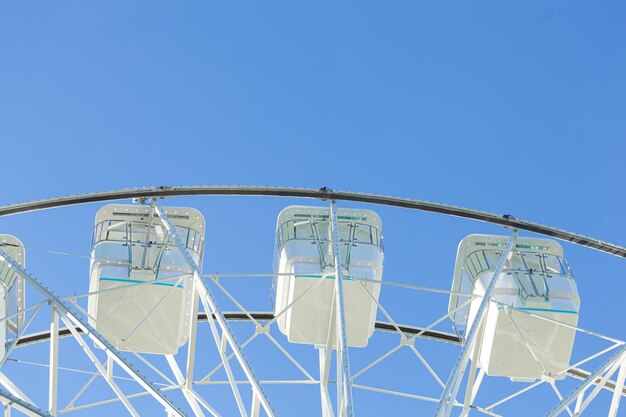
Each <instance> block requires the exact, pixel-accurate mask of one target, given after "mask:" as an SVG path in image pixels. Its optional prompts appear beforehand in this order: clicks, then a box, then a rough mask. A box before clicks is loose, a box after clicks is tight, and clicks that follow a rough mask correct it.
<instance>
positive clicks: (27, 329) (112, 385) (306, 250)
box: [0, 186, 626, 417]
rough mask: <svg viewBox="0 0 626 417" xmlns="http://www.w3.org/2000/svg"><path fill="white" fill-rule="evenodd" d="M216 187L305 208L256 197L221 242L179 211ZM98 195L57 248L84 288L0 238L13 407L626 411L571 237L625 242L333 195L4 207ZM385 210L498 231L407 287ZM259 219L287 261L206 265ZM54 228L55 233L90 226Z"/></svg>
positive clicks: (468, 240) (465, 242)
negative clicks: (267, 210)
mask: <svg viewBox="0 0 626 417" xmlns="http://www.w3.org/2000/svg"><path fill="white" fill-rule="evenodd" d="M202 196H213V197H215V196H219V197H222V198H223V197H228V196H247V197H251V198H252V197H254V198H255V199H256V198H259V197H262V196H272V197H282V198H284V199H289V201H290V202H293V201H292V200H294V199H295V200H297V203H299V204H285V205H283V206H282V207H281V209H280V211H278V212H276V213H275V217H273V218H262V219H261V218H260V215H259V213H260V212H259V211H257V210H255V207H254V206H250V207H247V210H242V211H241V213H242V214H241V215H240V217H239V218H238V219H237V221H236V222H232V223H230V224H229V225H228V227H227V228H224V230H227V231H228V236H218V235H216V234H215V233H214V230H213V228H212V225H215V224H219V223H220V221H221V220H220V219H219V218H215V217H214V216H212V214H211V213H207V212H206V211H202V210H199V209H197V208H195V207H194V205H193V204H185V205H179V204H167V203H169V202H170V201H171V200H172V199H175V198H178V197H185V198H187V199H188V200H186V202H187V203H188V202H190V201H191V202H193V201H195V200H196V199H197V201H200V200H201V199H202ZM192 197H193V198H192ZM278 201H283V200H278ZM312 201H313V203H311V202H312ZM303 202H304V203H306V204H303ZM307 202H308V203H307ZM87 203H89V204H90V205H91V206H90V207H91V208H92V209H93V210H92V211H91V213H93V216H94V217H95V220H93V218H94V217H92V220H91V221H92V223H91V226H92V230H91V242H90V248H91V249H90V252H89V253H88V254H86V253H85V254H67V253H60V252H59V251H52V250H47V252H48V253H53V252H54V253H55V254H56V255H61V256H74V257H79V258H81V262H84V264H82V265H83V266H84V271H85V274H84V275H85V277H87V276H88V279H87V278H85V279H84V280H82V282H83V285H82V286H81V285H80V284H75V283H76V282H78V281H72V284H67V282H68V280H69V277H66V276H62V275H61V276H60V275H58V273H57V272H55V274H54V275H53V276H46V271H52V270H54V269H53V268H50V269H49V270H48V269H45V268H41V267H40V268H39V269H40V270H39V271H38V272H37V273H35V272H31V270H30V269H27V268H28V266H29V265H30V262H31V259H32V258H37V256H38V255H41V252H42V251H44V250H43V249H42V248H38V247H34V246H32V245H31V244H30V243H29V242H28V241H27V240H26V239H23V238H22V236H20V234H19V233H11V234H8V233H5V234H0V282H1V284H2V285H0V401H1V402H2V404H3V405H4V413H5V416H10V415H28V416H58V415H61V414H68V415H77V416H99V415H111V414H112V413H118V414H120V415H124V414H129V415H131V416H152V415H165V416H168V417H169V416H177V417H181V416H196V417H198V416H214V417H217V416H238V415H240V416H246V417H248V416H250V417H259V416H263V415H265V416H272V417H273V416H278V415H281V416H295V415H297V416H322V417H335V416H336V417H344V416H346V417H352V416H356V415H358V416H369V415H381V414H383V415H393V416H395V415H418V416H423V415H432V416H436V417H444V416H445V417H448V416H468V415H476V416H478V415H488V416H528V415H546V416H550V417H556V416H566V415H570V416H579V415H582V414H583V413H584V414H585V415H607V416H609V417H616V416H618V411H621V412H622V413H624V411H626V409H625V408H624V407H622V409H619V405H620V400H621V398H622V397H623V396H626V389H625V388H624V382H625V379H626V343H625V342H624V341H622V340H620V339H619V338H616V337H614V336H608V335H603V334H600V332H597V331H595V330H594V329H588V328H584V327H582V326H581V323H582V322H583V321H582V320H579V318H581V319H582V317H583V313H584V310H581V304H583V305H586V306H587V308H589V309H602V308H603V306H602V305H595V306H591V304H593V303H598V300H587V299H586V298H585V293H584V292H583V291H579V287H578V284H577V281H576V280H575V278H574V272H573V271H575V267H574V265H575V262H571V265H572V266H570V263H568V260H567V257H566V253H565V250H564V248H563V247H562V246H561V244H560V243H559V240H560V241H566V242H571V243H573V244H575V245H578V246H582V247H587V248H590V249H594V250H596V251H600V252H604V253H606V256H613V257H620V258H625V257H626V248H624V247H621V246H618V245H614V244H610V243H607V242H603V241H601V240H598V239H593V238H590V237H586V236H582V235H579V234H576V233H572V232H568V231H564V230H561V229H557V228H553V227H550V226H545V225H541V224H537V223H533V222H529V221H525V220H519V219H516V218H514V217H512V216H510V215H504V216H503V215H498V214H494V213H489V212H484V211H478V210H472V209H466V208H461V207H456V206H450V205H445V204H438V203H432V202H426V201H419V200H412V199H406V198H398V197H390V196H382V195H372V194H364V193H355V192H344V191H333V190H331V189H328V188H322V189H319V190H314V189H302V188H284V187H247V186H206V187H204V186H198V187H196V186H186V187H150V188H139V189H126V190H120V191H112V192H96V193H91V194H83V195H73V196H66V197H57V198H50V199H46V200H39V201H33V202H27V203H19V204H13V205H8V206H4V207H0V217H2V216H8V215H18V214H19V215H20V216H31V215H33V213H31V212H35V211H41V210H48V209H52V208H61V207H67V208H65V209H64V210H69V209H70V208H69V206H76V205H81V204H87ZM388 207H396V208H399V209H403V210H409V211H411V210H413V211H425V212H431V213H438V214H442V215H446V216H455V217H459V218H465V219H471V220H478V221H480V222H484V223H490V224H492V225H494V226H493V227H494V229H491V230H490V231H493V230H496V231H497V233H481V234H476V233H470V234H467V235H465V236H464V237H463V238H461V239H460V240H459V241H457V242H456V244H458V246H456V247H452V248H450V252H451V253H453V252H454V251H456V259H454V258H453V257H452V256H451V257H450V265H449V270H453V274H452V276H451V277H450V279H449V280H448V281H446V282H444V283H443V284H442V285H440V286H439V287H431V286H426V285H420V282H419V281H416V280H413V279H410V278H405V279H400V280H398V279H394V277H397V276H398V275H399V271H401V266H399V265H398V264H396V263H397V259H396V258H394V257H393V254H392V249H393V245H392V244H391V242H387V247H386V246H385V240H384V239H383V229H384V227H386V226H384V225H385V224H386V218H385V217H384V215H383V214H382V213H381V210H382V209H383V208H388ZM387 218H388V219H389V217H387ZM246 219H254V222H256V223H258V222H260V221H262V222H263V223H264V224H265V223H266V224H268V225H271V229H272V232H273V233H275V235H274V237H273V239H271V240H273V242H274V256H273V259H270V260H268V262H267V264H268V265H271V264H272V261H273V268H267V269H266V270H260V271H252V272H247V271H246V270H247V268H246V267H245V266H246V264H248V263H250V262H252V261H251V260H252V259H254V257H255V256H256V255H255V254H253V253H252V250H251V248H252V246H251V245H248V246H246V245H244V244H242V245H239V250H238V251H237V252H236V253H232V254H231V257H230V258H229V260H230V261H231V262H232V263H233V267H232V270H230V271H226V272H207V271H210V270H211V265H210V262H211V259H210V256H208V255H209V254H207V251H206V250H205V248H206V247H207V246H209V244H210V245H211V246H212V247H217V246H219V245H220V244H225V243H223V242H228V241H234V242H246V241H248V240H250V236H251V235H252V234H254V233H255V232H256V229H255V228H253V227H250V224H253V223H252V222H247V221H246ZM389 220H391V219H389ZM81 224H82V223H81ZM58 228H59V229H58V230H61V232H57V231H55V232H54V233H53V232H52V231H51V230H41V232H42V233H44V234H45V233H49V234H50V235H51V236H50V238H51V239H52V238H54V239H56V240H57V241H58V240H64V239H77V238H79V237H77V236H74V234H73V233H74V232H75V231H74V230H73V228H70V227H69V226H67V225H58ZM401 229H402V230H403V231H404V230H405V229H408V226H402V227H401ZM55 230H56V229H55ZM385 230H386V229H385ZM0 233H3V231H2V230H0ZM89 233H90V232H87V231H85V235H86V236H89ZM80 238H83V236H81V237H80ZM418 238H419V236H415V239H418ZM386 249H387V251H386ZM432 250H435V249H432ZM429 256H431V255H429V253H428V252H425V253H422V256H420V257H417V256H416V257H415V259H413V260H411V261H412V263H415V264H416V263H427V262H428V260H429ZM570 261H572V260H571V259H570ZM87 265H88V266H87ZM60 270H61V271H63V269H60ZM389 270H391V271H392V273H393V275H391V276H390V274H389V273H388V272H387V271H389ZM240 271H246V272H240ZM401 272H403V273H404V274H405V275H407V276H409V274H412V273H414V270H411V271H401ZM58 289H61V290H62V292H59V291H58ZM609 296H612V297H615V298H616V299H617V301H618V302H619V301H620V300H621V301H622V302H623V300H624V294H619V293H617V294H607V297H609ZM581 340H583V341H584V343H582V342H581ZM381 410H382V411H381ZM536 410H542V411H540V412H539V414H537V413H538V411H536ZM12 413H13V414H12Z"/></svg>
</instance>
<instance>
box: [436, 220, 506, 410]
mask: <svg viewBox="0 0 626 417" xmlns="http://www.w3.org/2000/svg"><path fill="white" fill-rule="evenodd" d="M516 240H517V230H514V231H513V233H512V234H511V236H510V237H509V239H508V241H507V243H506V246H505V247H504V248H503V249H502V253H501V254H500V259H499V261H498V264H497V265H496V267H495V269H494V271H493V274H492V277H491V281H490V282H489V285H488V286H487V287H486V289H485V291H484V293H483V298H482V299H481V302H480V305H479V306H478V309H477V311H476V314H475V318H474V320H473V321H472V323H471V325H470V330H469V332H468V333H467V336H466V338H465V340H464V344H463V347H462V348H461V352H460V353H459V356H458V358H457V360H456V362H455V364H454V367H453V368H452V372H451V373H450V378H449V379H448V382H447V383H446V388H445V389H444V391H443V394H442V395H441V398H440V400H439V404H438V406H437V411H436V413H435V415H436V416H437V417H448V416H449V415H450V412H451V411H452V407H453V406H454V404H455V402H456V394H457V392H458V390H459V387H460V386H461V381H462V380H463V375H464V374H465V368H466V367H467V361H468V360H469V355H470V354H471V352H472V350H473V349H474V343H475V341H476V337H477V336H478V333H479V330H480V327H481V325H482V322H483V319H484V316H485V313H486V312H487V309H488V308H489V306H490V305H491V296H492V293H493V290H494V288H495V286H496V283H497V282H498V278H499V277H500V273H501V272H502V269H503V268H504V265H505V263H506V261H507V259H508V258H509V255H510V253H511V250H512V249H513V246H514V245H515V241H516Z"/></svg>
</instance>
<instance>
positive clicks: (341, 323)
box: [330, 200, 376, 417]
mask: <svg viewBox="0 0 626 417" xmlns="http://www.w3.org/2000/svg"><path fill="white" fill-rule="evenodd" d="M330 217H331V229H332V230H331V231H332V249H333V258H334V264H335V305H336V307H337V308H336V310H337V312H336V315H337V318H336V320H337V325H336V328H337V368H338V369H340V371H338V372H337V386H338V389H340V390H341V395H338V398H337V415H338V416H339V417H343V416H346V417H353V416H354V408H353V404H352V377H351V375H350V352H349V347H348V333H347V332H348V329H347V327H348V326H347V325H346V306H345V300H344V288H343V284H344V281H343V280H344V279H343V264H344V262H345V263H348V261H347V260H343V259H342V257H341V251H340V247H339V245H340V241H339V221H338V219H337V217H338V214H337V205H336V202H335V201H334V200H333V201H331V203H330ZM374 268H375V266H374ZM374 310H375V307H374ZM331 320H332V316H331ZM374 320H376V318H375V313H374ZM373 327H374V326H373V323H372V331H373ZM351 330H352V329H351ZM341 384H343V386H342V385H341ZM338 393H339V391H338Z"/></svg>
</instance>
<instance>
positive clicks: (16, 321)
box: [0, 235, 26, 365]
mask: <svg viewBox="0 0 626 417" xmlns="http://www.w3.org/2000/svg"><path fill="white" fill-rule="evenodd" d="M0 249H2V251H3V252H4V253H6V254H7V255H8V256H10V257H11V258H12V259H13V260H14V261H15V262H17V263H18V264H19V265H21V266H25V259H26V255H25V252H24V245H23V244H22V242H21V241H20V240H19V239H18V238H16V237H15V236H11V235H0ZM24 296H25V294H24V279H23V278H21V277H20V276H18V274H17V272H15V269H14V268H11V266H10V264H9V263H7V262H3V261H2V262H0V317H8V318H7V319H6V320H2V321H0V365H1V364H3V363H4V362H5V360H6V355H7V348H8V347H9V345H10V344H11V343H12V342H14V341H15V338H16V337H17V335H18V332H19V328H20V326H21V325H22V321H23V318H24V314H23V313H18V312H19V311H21V310H23V309H24Z"/></svg>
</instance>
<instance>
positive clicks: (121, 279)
mask: <svg viewBox="0 0 626 417" xmlns="http://www.w3.org/2000/svg"><path fill="white" fill-rule="evenodd" d="M100 281H115V282H132V283H135V284H143V283H146V282H149V281H140V280H138V279H126V278H100ZM150 285H162V286H164V287H173V286H174V284H170V283H169V282H159V281H154V282H152V283H150ZM176 287H177V288H183V286H182V285H180V284H179V285H177V286H176Z"/></svg>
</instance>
